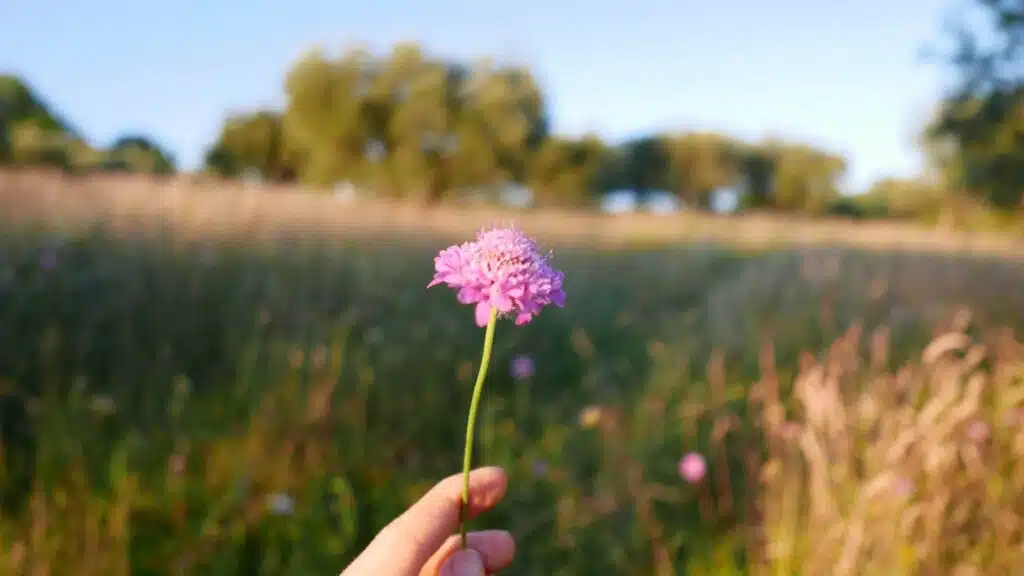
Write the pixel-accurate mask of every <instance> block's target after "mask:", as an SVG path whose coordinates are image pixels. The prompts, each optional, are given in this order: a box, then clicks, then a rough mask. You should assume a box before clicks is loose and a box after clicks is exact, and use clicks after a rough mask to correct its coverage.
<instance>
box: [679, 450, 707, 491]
mask: <svg viewBox="0 0 1024 576" xmlns="http://www.w3.org/2000/svg"><path fill="white" fill-rule="evenodd" d="M707 471H708V465H707V462H705V461H704V457H703V456H701V455H700V454H698V453H696V452H690V453H689V454H687V455H686V456H683V459H682V460H680V461H679V475H680V476H682V478H683V480H686V481H687V482H689V483H690V484H696V483H697V482H700V481H701V480H703V479H704V475H705V474H707Z"/></svg>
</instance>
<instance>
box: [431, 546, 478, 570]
mask: <svg viewBox="0 0 1024 576" xmlns="http://www.w3.org/2000/svg"><path fill="white" fill-rule="evenodd" d="M440 576H485V573H484V560H483V558H481V557H480V553H479V552H477V551H476V550H473V549H472V548H468V549H465V550H459V551H457V552H455V553H454V554H452V555H451V556H450V557H449V558H448V559H447V560H445V562H444V564H442V565H441V574H440Z"/></svg>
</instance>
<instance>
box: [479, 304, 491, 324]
mask: <svg viewBox="0 0 1024 576" xmlns="http://www.w3.org/2000/svg"><path fill="white" fill-rule="evenodd" d="M490 320H491V305H490V304H488V303H487V302H477V305H476V325H477V326H479V327H481V328H483V327H484V326H487V323H488V322H490Z"/></svg>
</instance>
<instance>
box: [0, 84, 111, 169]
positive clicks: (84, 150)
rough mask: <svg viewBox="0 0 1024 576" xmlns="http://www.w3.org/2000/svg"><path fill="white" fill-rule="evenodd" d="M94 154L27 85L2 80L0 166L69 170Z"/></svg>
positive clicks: (0, 87)
mask: <svg viewBox="0 0 1024 576" xmlns="http://www.w3.org/2000/svg"><path fill="white" fill-rule="evenodd" d="M93 152H94V151H93V150H92V149H91V147H90V146H89V145H88V143H86V142H85V140H84V139H83V138H82V137H81V136H79V134H78V133H77V131H76V130H74V129H73V128H72V127H71V126H70V124H68V123H67V122H66V121H65V120H64V119H63V118H61V117H60V116H59V115H57V114H56V113H55V112H53V111H52V110H51V108H50V106H49V105H48V104H47V103H46V102H45V101H44V100H43V99H42V98H41V97H40V96H39V95H38V94H37V93H36V92H35V90H33V89H32V88H31V87H30V86H29V85H28V84H27V83H25V82H23V81H22V80H21V79H20V78H18V77H16V76H9V75H5V76H0V162H10V163H13V164H16V165H20V166H52V167H58V168H61V169H65V170H70V169H74V168H76V167H78V166H79V165H78V164H77V161H78V160H79V159H87V158H89V157H91V156H92V155H93Z"/></svg>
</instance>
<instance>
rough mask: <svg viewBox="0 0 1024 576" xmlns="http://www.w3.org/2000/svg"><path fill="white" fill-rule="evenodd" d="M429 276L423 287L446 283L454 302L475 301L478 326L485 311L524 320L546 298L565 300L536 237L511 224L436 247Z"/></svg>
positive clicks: (486, 315) (561, 302) (548, 301)
mask: <svg viewBox="0 0 1024 576" xmlns="http://www.w3.org/2000/svg"><path fill="white" fill-rule="evenodd" d="M434 270H435V274H434V279H433V280H432V281H431V282H430V284H428V285H427V288H430V287H432V286H436V285H438V284H447V285H448V286H450V287H452V288H455V289H457V290H458V299H459V302H461V303H463V304H475V305H476V310H475V316H476V323H477V325H478V326H481V327H483V326H486V325H487V322H488V321H489V319H490V315H491V311H492V310H495V311H497V312H498V314H499V315H500V316H515V320H516V324H517V325H522V324H526V323H527V322H529V321H530V320H532V319H533V317H534V316H536V315H537V314H538V313H540V311H541V309H542V308H543V307H544V306H547V305H548V304H555V305H556V306H559V307H561V306H564V305H565V292H564V291H563V290H562V279H563V274H562V273H561V272H560V271H558V270H556V269H555V268H553V267H552V266H551V265H550V264H549V263H548V258H547V256H546V255H543V254H541V252H540V250H539V249H538V248H537V244H536V242H534V241H533V240H532V239H530V238H529V237H528V236H526V235H525V234H523V233H522V232H520V231H518V230H516V229H514V228H495V229H493V230H486V231H483V232H480V233H479V234H477V237H476V240H474V241H473V242H465V243H463V244H459V245H457V246H452V247H450V248H446V249H444V250H442V251H441V253H440V254H438V255H437V257H436V258H435V259H434Z"/></svg>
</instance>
